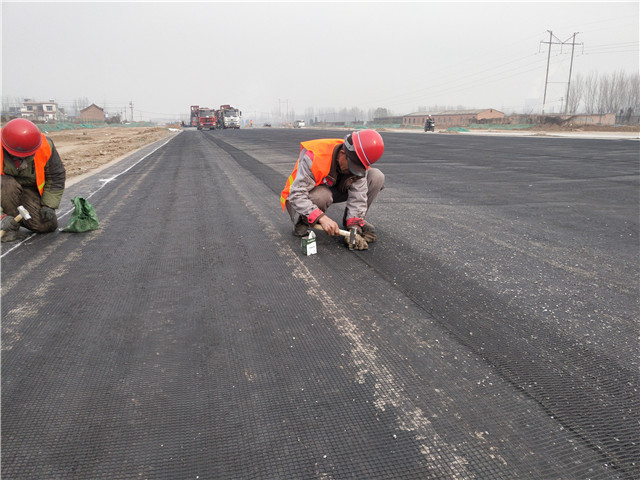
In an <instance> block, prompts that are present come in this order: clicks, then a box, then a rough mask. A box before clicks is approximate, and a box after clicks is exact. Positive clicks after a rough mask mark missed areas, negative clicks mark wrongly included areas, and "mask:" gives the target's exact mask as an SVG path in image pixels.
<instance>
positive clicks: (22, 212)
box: [0, 205, 31, 238]
mask: <svg viewBox="0 0 640 480" xmlns="http://www.w3.org/2000/svg"><path fill="white" fill-rule="evenodd" d="M22 219H24V220H31V215H29V212H27V209H26V208H24V207H23V206H22V205H20V206H19V207H18V215H16V216H15V217H13V220H14V221H15V222H16V223H20V221H22ZM4 234H5V231H4V230H2V231H0V238H2V237H4Z"/></svg>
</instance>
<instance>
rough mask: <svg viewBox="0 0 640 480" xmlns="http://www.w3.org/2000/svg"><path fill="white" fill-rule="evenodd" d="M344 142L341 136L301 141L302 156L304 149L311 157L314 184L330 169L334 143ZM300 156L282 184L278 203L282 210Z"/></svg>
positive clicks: (318, 183)
mask: <svg viewBox="0 0 640 480" xmlns="http://www.w3.org/2000/svg"><path fill="white" fill-rule="evenodd" d="M341 143H344V139H341V138H325V139H321V140H309V141H308V142H302V143H301V144H300V145H301V146H302V148H301V149H300V151H301V155H300V157H302V151H304V150H306V155H307V156H308V157H309V158H310V159H311V173H313V178H315V179H316V186H318V185H320V184H321V183H323V182H324V179H325V177H326V176H327V175H329V172H330V171H331V161H332V160H333V150H334V149H335V147H336V145H340V144H341ZM300 157H298V161H297V162H296V166H295V168H294V169H293V172H291V175H289V178H288V179H287V184H286V185H285V186H284V190H282V193H281V194H280V203H281V204H282V210H283V211H284V209H285V203H286V201H287V198H288V197H289V191H290V190H291V184H292V183H293V181H294V180H295V179H296V175H297V174H298V163H299V162H300Z"/></svg>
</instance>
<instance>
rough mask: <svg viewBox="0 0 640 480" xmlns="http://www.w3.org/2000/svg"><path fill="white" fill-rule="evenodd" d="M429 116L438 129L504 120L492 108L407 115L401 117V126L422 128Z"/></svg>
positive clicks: (500, 114)
mask: <svg viewBox="0 0 640 480" xmlns="http://www.w3.org/2000/svg"><path fill="white" fill-rule="evenodd" d="M429 115H431V117H432V118H433V119H434V120H435V122H436V127H440V128H447V127H461V126H465V125H469V124H471V123H483V122H491V121H500V120H502V119H504V113H502V112H499V111H498V110H495V109H493V108H487V109H484V110H445V111H442V112H417V113H409V114H408V115H405V116H403V117H402V125H403V126H406V127H424V124H425V123H426V121H427V117H428V116H429Z"/></svg>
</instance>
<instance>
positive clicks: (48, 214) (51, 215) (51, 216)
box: [40, 207, 57, 222]
mask: <svg viewBox="0 0 640 480" xmlns="http://www.w3.org/2000/svg"><path fill="white" fill-rule="evenodd" d="M40 218H41V219H42V220H43V221H45V222H52V221H53V220H55V219H56V218H57V216H56V211H55V210H54V209H53V208H49V207H42V208H41V209H40Z"/></svg>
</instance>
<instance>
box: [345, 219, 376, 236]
mask: <svg viewBox="0 0 640 480" xmlns="http://www.w3.org/2000/svg"><path fill="white" fill-rule="evenodd" d="M346 226H347V229H351V228H352V227H354V226H355V227H357V229H358V233H359V234H360V235H362V237H363V238H364V239H365V241H367V242H375V241H376V240H377V238H378V235H377V234H376V227H374V226H373V225H372V224H370V223H369V222H367V221H365V220H364V219H362V218H358V217H351V218H350V219H348V220H347V221H346Z"/></svg>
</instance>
